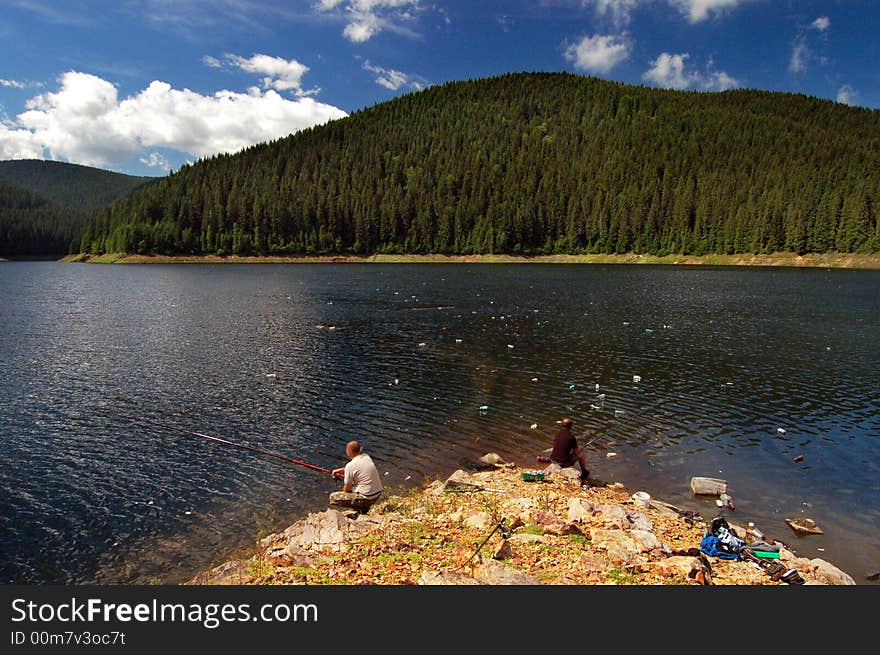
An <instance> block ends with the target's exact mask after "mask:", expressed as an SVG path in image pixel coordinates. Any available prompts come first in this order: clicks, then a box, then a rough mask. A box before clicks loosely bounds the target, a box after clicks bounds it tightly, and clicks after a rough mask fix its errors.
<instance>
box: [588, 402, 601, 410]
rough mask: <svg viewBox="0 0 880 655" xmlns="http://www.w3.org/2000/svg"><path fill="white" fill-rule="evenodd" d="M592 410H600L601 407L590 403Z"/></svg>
mask: <svg viewBox="0 0 880 655" xmlns="http://www.w3.org/2000/svg"><path fill="white" fill-rule="evenodd" d="M590 409H599V406H598V405H594V404H593V403H590Z"/></svg>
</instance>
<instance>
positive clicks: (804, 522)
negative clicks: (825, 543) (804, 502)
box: [785, 519, 825, 534]
mask: <svg viewBox="0 0 880 655" xmlns="http://www.w3.org/2000/svg"><path fill="white" fill-rule="evenodd" d="M785 522H786V523H787V524H788V527H790V528H791V529H792V530H794V531H795V532H796V533H798V534H825V533H824V532H822V528H820V527H819V526H818V525H816V522H815V521H814V520H813V519H785Z"/></svg>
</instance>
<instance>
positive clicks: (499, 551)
mask: <svg viewBox="0 0 880 655" xmlns="http://www.w3.org/2000/svg"><path fill="white" fill-rule="evenodd" d="M511 557H513V550H511V548H510V541H509V540H508V539H502V540H501V543H500V544H498V546H497V548H495V552H494V553H492V559H510V558H511Z"/></svg>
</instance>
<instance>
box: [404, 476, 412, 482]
mask: <svg viewBox="0 0 880 655" xmlns="http://www.w3.org/2000/svg"><path fill="white" fill-rule="evenodd" d="M411 477H412V476H411V475H408V476H406V477H405V478H404V479H403V480H404V482H405V481H406V480H409V479H410V478H411Z"/></svg>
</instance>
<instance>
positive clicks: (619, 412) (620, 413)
mask: <svg viewBox="0 0 880 655" xmlns="http://www.w3.org/2000/svg"><path fill="white" fill-rule="evenodd" d="M614 415H615V416H623V410H622V409H615V410H614Z"/></svg>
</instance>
